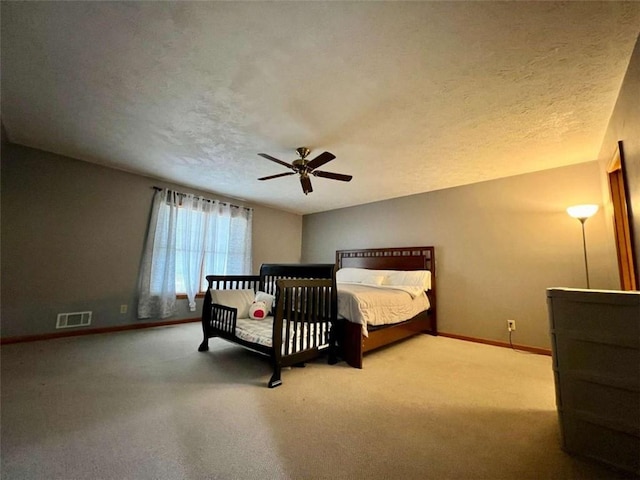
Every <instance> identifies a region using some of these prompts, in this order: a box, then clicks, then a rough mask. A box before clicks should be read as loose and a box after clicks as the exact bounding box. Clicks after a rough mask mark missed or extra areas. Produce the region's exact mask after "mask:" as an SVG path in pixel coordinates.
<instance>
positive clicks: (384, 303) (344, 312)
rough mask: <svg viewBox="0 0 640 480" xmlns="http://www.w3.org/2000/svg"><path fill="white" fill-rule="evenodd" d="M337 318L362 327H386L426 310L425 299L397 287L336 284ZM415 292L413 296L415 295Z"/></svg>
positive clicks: (364, 330)
mask: <svg viewBox="0 0 640 480" xmlns="http://www.w3.org/2000/svg"><path fill="white" fill-rule="evenodd" d="M337 286H338V318H344V319H347V320H349V321H351V322H354V323H359V324H360V325H362V333H363V335H365V336H369V332H368V330H367V325H371V326H378V325H390V324H394V323H400V322H404V321H405V320H409V319H410V318H412V317H414V316H415V315H417V314H418V313H420V312H422V311H424V310H427V309H428V308H429V299H428V298H427V295H426V293H425V292H424V291H423V290H422V291H420V293H417V292H415V290H413V291H407V290H406V289H403V288H402V287H398V286H395V287H394V286H385V285H380V286H374V285H363V284H361V283H338V284H337ZM416 293H417V294H416Z"/></svg>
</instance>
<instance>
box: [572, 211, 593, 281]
mask: <svg viewBox="0 0 640 480" xmlns="http://www.w3.org/2000/svg"><path fill="white" fill-rule="evenodd" d="M597 211H598V205H574V206H573V207H569V208H567V213H568V214H569V215H570V216H571V217H573V218H577V219H578V220H579V221H580V224H581V225H582V249H583V250H584V271H585V273H586V275H587V288H590V286H589V265H588V263H587V241H586V239H585V235H584V222H586V221H587V218H591V217H593V216H594V215H595V214H596V212H597Z"/></svg>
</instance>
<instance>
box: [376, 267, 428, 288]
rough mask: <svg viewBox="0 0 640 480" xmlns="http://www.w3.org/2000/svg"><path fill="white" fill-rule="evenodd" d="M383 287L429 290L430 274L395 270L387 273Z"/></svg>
mask: <svg viewBox="0 0 640 480" xmlns="http://www.w3.org/2000/svg"><path fill="white" fill-rule="evenodd" d="M383 285H393V286H405V287H421V288H422V289H423V290H429V289H430V288H431V272H430V271H429V270H397V271H389V272H387V275H386V276H385V279H384V282H383Z"/></svg>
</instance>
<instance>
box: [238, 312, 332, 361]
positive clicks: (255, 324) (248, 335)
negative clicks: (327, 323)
mask: <svg viewBox="0 0 640 480" xmlns="http://www.w3.org/2000/svg"><path fill="white" fill-rule="evenodd" d="M284 323H285V324H284V325H283V326H282V328H283V330H285V329H286V326H285V325H286V322H284ZM309 329H311V330H310V331H309ZM289 330H290V333H289V345H290V347H291V348H290V349H289V351H288V352H287V351H286V350H285V345H284V342H286V338H287V337H286V331H283V332H282V343H283V345H282V354H283V355H286V354H289V353H292V352H299V351H303V350H306V349H307V348H309V345H308V344H307V337H310V338H313V336H314V334H315V338H316V341H315V343H314V345H318V348H323V347H327V346H328V345H329V338H328V337H329V331H328V329H326V330H325V332H322V331H321V329H320V325H319V324H318V325H317V328H314V325H313V324H309V323H303V322H299V323H298V324H297V329H296V328H294V326H293V323H291V324H290V325H289ZM296 330H297V331H296ZM235 334H236V336H237V337H238V338H241V339H242V340H245V341H247V342H251V343H257V344H259V345H264V346H266V347H272V346H273V339H272V336H273V335H272V334H273V317H266V318H264V319H263V320H253V319H250V318H239V319H237V320H236V332H235ZM294 342H295V345H294Z"/></svg>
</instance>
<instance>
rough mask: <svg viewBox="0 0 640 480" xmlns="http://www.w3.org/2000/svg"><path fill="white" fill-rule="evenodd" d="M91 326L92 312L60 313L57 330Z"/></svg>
mask: <svg viewBox="0 0 640 480" xmlns="http://www.w3.org/2000/svg"><path fill="white" fill-rule="evenodd" d="M87 325H91V312H72V313H59V314H58V321H57V323H56V328H71V327H86V326H87Z"/></svg>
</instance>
